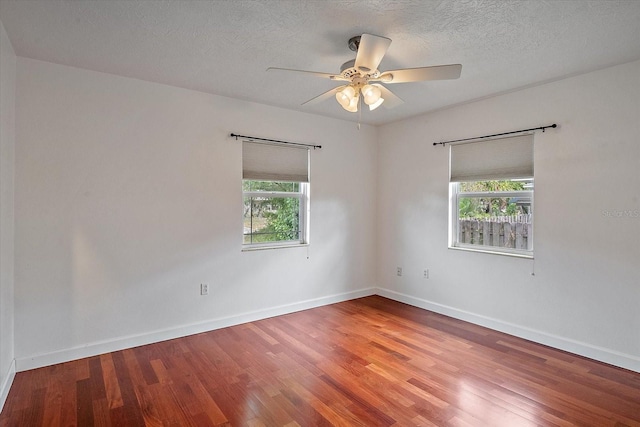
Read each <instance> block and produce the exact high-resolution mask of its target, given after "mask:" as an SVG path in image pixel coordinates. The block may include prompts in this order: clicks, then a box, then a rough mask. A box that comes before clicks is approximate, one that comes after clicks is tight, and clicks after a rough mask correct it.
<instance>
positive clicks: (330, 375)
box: [0, 296, 640, 427]
mask: <svg viewBox="0 0 640 427" xmlns="http://www.w3.org/2000/svg"><path fill="white" fill-rule="evenodd" d="M40 425H46V426H73V425H77V426H83V427H84V426H93V425H96V426H198V427H200V426H226V425H231V426H329V425H338V426H350V425H354V426H391V425H396V426H492V427H493V426H509V427H515V426H534V425H542V426H573V425H578V426H618V427H620V426H640V374H638V373H635V372H631V371H627V370H624V369H619V368H614V367H612V366H609V365H606V364H603V363H599V362H595V361H592V360H588V359H585V358H582V357H578V356H575V355H571V354H568V353H565V352H562V351H559V350H555V349H551V348H548V347H545V346H542V345H538V344H534V343H531V342H529V341H525V340H521V339H518V338H514V337H511V336H509V335H505V334H501V333H498V332H495V331H491V330H489V329H485V328H482V327H479V326H475V325H472V324H469V323H465V322H462V321H459V320H455V319H451V318H449V317H445V316H442V315H438V314H435V313H432V312H429V311H425V310H421V309H418V308H415V307H411V306H408V305H404V304H401V303H397V302H394V301H391V300H388V299H385V298H382V297H377V296H374V297H367V298H361V299H357V300H353V301H348V302H343V303H339V304H334V305H330V306H325V307H320V308H316V309H312V310H307V311H303V312H298V313H293V314H289V315H285V316H280V317H275V318H271V319H266V320H262V321H258V322H252V323H247V324H243V325H238V326H234V327H230V328H225V329H220V330H216V331H212V332H207V333H203V334H199V335H193V336H189V337H185V338H179V339H175V340H171V341H165V342H161V343H156V344H152V345H147V346H143V347H137V348H132V349H128V350H124V351H116V352H113V353H108V354H103V355H100V356H95V357H90V358H87V359H82V360H77V361H72V362H67V363H63V364H59V365H55V366H50V367H45V368H41V369H35V370H31V371H27V372H20V373H18V374H17V375H16V378H15V381H14V383H13V386H12V388H11V390H10V392H9V396H8V399H7V402H6V404H5V407H4V410H3V412H2V414H0V426H2V427H8V426H21V427H22V426H40Z"/></svg>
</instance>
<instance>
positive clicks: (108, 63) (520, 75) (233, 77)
mask: <svg viewBox="0 0 640 427" xmlns="http://www.w3.org/2000/svg"><path fill="white" fill-rule="evenodd" d="M0 20H1V21H2V23H3V24H4V26H5V29H6V30H7V33H8V35H9V38H10V40H11V43H12V44H13V47H14V49H15V51H16V54H17V55H19V56H23V57H28V58H35V59H40V60H44V61H50V62H54V63H59V64H65V65H71V66H75V67H80V68H86V69H90V70H96V71H102V72H107V73H112V74H118V75H122V76H128V77H134V78H138V79H143V80H148V81H153V82H158V83H164V84H168V85H173V86H178V87H183V88H189V89H195V90H199V91H203V92H209V93H213V94H218V95H224V96H229V97H233V98H239V99H244V100H249V101H255V102H259V103H263V104H269V105H274V106H279V107H283V108H288V109H295V110H300V111H306V112H309V113H315V114H322V115H326V116H330V117H336V118H341V119H345V120H353V121H357V120H358V119H359V117H358V116H359V114H354V113H348V112H346V111H344V110H343V109H342V108H341V107H340V106H339V105H338V104H337V102H336V101H335V100H334V99H329V100H327V101H325V102H322V103H320V104H317V105H311V106H301V104H302V103H303V102H305V101H307V100H308V99H310V98H313V97H315V96H316V95H319V94H320V93H322V92H324V91H326V90H328V89H331V88H332V87H334V86H336V85H338V83H336V82H332V81H329V80H323V79H320V78H317V77H314V76H309V75H296V74H292V73H283V72H274V71H271V72H267V71H266V69H267V68H268V67H284V68H295V69H305V70H313V71H321V72H329V73H337V72H339V68H340V65H341V64H342V63H343V62H345V61H348V60H350V59H353V58H354V56H355V54H354V53H353V52H351V51H350V50H349V49H348V47H347V41H348V39H349V38H350V37H352V36H354V35H360V34H362V33H370V34H376V35H381V36H384V37H388V38H391V39H392V40H393V42H392V43H391V46H390V48H389V50H388V52H387V55H386V56H385V57H384V59H383V60H382V63H381V64H380V67H379V69H380V70H381V71H384V70H389V69H397V68H410V67H424V66H431V65H441V64H450V63H461V64H462V65H463V68H462V76H461V77H460V79H458V80H448V81H432V82H420V83H404V84H396V85H393V86H390V88H391V89H392V90H393V91H394V92H395V93H396V94H397V95H398V96H400V97H401V98H402V99H403V100H404V101H405V103H404V104H402V105H400V106H398V107H395V108H392V109H386V108H379V109H377V110H375V111H372V112H369V111H366V110H365V111H364V112H363V113H362V116H361V121H362V122H363V123H371V124H383V123H388V122H392V121H395V120H399V119H402V118H406V117H410V116H414V115H417V114H421V113H424V112H428V111H432V110H436V109H441V108H444V107H447V106H450V105H454V104H459V103H463V102H467V101H470V100H474V99H478V98H483V97H487V96H491V95H494V94H497V93H503V92H506V91H510V90H514V89H517V88H521V87H525V86H530V85H535V84H538V83H541V82H546V81H550V80H556V79H559V78H562V77H565V76H569V75H575V74H579V73H584V72H588V71H591V70H595V69H598V68H603V67H606V66H610V65H615V64H620V63H624V62H629V61H632V60H636V59H640V1H638V0H629V1H615V0H605V1H585V0H579V1H570V0H564V1H559V0H549V1H545V0H530V1H509V0H484V1H483V0H468V1H452V0H449V1H427V0H416V1H412V0H392V1H382V0H366V1H365V0H340V1H336V0H324V1H320V0H315V1H314V0H308V1H301V0H270V1H267V0H263V1H246V0H235V1H231V0H228V1H227V0H219V1H191V0H170V1H162V0H152V1H147V0H137V1H129V0H127V1H119V0H102V1H98V0H89V1H87V0H0ZM383 106H384V105H383Z"/></svg>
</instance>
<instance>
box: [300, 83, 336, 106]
mask: <svg viewBox="0 0 640 427" xmlns="http://www.w3.org/2000/svg"><path fill="white" fill-rule="evenodd" d="M344 87H346V85H342V86H338V87H334V88H333V89H330V90H328V91H326V92H325V93H323V94H320V95H318V96H316V97H315V98H311V99H310V100H308V101H306V102H303V103H302V105H313V104H318V103H320V102H322V101H324V100H327V99H329V98H331V97H332V96H334V95H335V94H336V93H337V92H338V91H339V90H341V89H342V88H344Z"/></svg>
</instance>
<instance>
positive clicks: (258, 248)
mask: <svg viewBox="0 0 640 427" xmlns="http://www.w3.org/2000/svg"><path fill="white" fill-rule="evenodd" d="M308 246H309V243H291V244H285V245H269V244H266V245H246V246H243V247H242V250H241V252H253V251H266V250H270V249H286V248H306V247H308Z"/></svg>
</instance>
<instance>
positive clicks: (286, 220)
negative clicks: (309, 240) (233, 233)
mask: <svg viewBox="0 0 640 427" xmlns="http://www.w3.org/2000/svg"><path fill="white" fill-rule="evenodd" d="M245 182H246V181H245ZM288 184H291V183H288ZM252 191H256V190H255V189H253V190H252ZM265 191H267V190H265ZM278 191H282V190H278ZM299 224H300V199H298V198H297V197H245V198H244V243H245V244H251V243H264V242H278V241H287V240H296V241H297V240H300V239H301V237H302V236H301V231H300V227H299Z"/></svg>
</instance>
